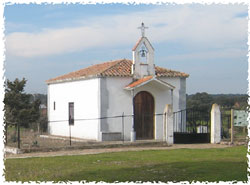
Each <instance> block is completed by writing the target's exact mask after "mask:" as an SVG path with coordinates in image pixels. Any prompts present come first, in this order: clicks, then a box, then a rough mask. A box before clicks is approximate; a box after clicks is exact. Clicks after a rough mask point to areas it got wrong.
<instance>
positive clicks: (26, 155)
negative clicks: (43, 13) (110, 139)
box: [5, 144, 231, 159]
mask: <svg viewBox="0 0 250 185" xmlns="http://www.w3.org/2000/svg"><path fill="white" fill-rule="evenodd" d="M226 147H231V145H224V144H174V145H172V146H165V147H141V146H140V147H138V146H135V147H119V148H99V149H82V150H71V151H56V152H34V153H23V154H6V155H5V158H6V159H10V158H29V157H53V156H65V155H88V154H99V153H109V152H123V151H142V150H171V149H179V148H190V149H206V148H226Z"/></svg>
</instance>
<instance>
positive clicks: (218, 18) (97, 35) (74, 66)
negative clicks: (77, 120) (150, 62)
mask: <svg viewBox="0 0 250 185" xmlns="http://www.w3.org/2000/svg"><path fill="white" fill-rule="evenodd" d="M4 16H5V39H6V41H5V44H6V61H5V70H6V71H5V76H6V78H8V79H10V80H13V79H15V78H22V77H25V78H26V79H27V80H28V82H27V86H26V91H27V92H29V93H46V90H47V86H46V83H45V80H47V79H49V78H52V77H56V76H59V75H62V74H65V73H68V72H71V71H74V70H78V69H81V68H84V67H87V66H89V65H93V64H97V63H102V62H105V61H109V60H116V59H121V58H128V59H131V58H132V51H131V50H132V48H133V46H134V45H135V43H136V42H137V40H138V39H139V38H140V30H138V29H137V27H138V26H140V24H141V22H142V21H143V22H144V23H145V25H146V26H148V27H149V29H147V30H146V36H147V37H148V39H149V40H150V41H151V43H152V45H153V47H154V49H155V64H156V65H157V66H161V67H165V68H170V69H173V70H178V71H182V72H186V73H189V74H190V77H189V78H188V79H187V93H188V94H193V93H196V92H208V93H213V94H217V93H247V88H248V87H247V84H248V82H247V77H248V74H247V68H248V63H247V49H248V48H247V36H248V35H247V23H248V20H247V16H248V14H247V5H241V4H233V5H232V4H231V5H201V4H186V5H171V4H169V5H166V4H165V5H124V4H105V5H80V4H69V5H65V4H59V5H51V4H49V5H48V4H47V5H46V4H42V5H36V4H27V5H7V6H5V10H4Z"/></svg>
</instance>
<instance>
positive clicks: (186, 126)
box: [173, 109, 210, 133]
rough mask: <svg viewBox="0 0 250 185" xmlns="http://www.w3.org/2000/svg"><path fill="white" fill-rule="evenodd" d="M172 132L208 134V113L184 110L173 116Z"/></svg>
mask: <svg viewBox="0 0 250 185" xmlns="http://www.w3.org/2000/svg"><path fill="white" fill-rule="evenodd" d="M173 118H174V132H181V133H209V132H210V113H209V112H207V111H201V110H195V109H184V110H180V111H177V112H174V114H173Z"/></svg>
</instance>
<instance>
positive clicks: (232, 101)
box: [187, 92, 248, 110]
mask: <svg viewBox="0 0 250 185" xmlns="http://www.w3.org/2000/svg"><path fill="white" fill-rule="evenodd" d="M247 100H248V95H247V94H208V93H206V92H202V93H196V94H192V95H187V108H198V109H207V110H209V109H210V108H211V106H212V104H213V103H216V104H218V105H220V106H221V107H222V108H228V109H231V108H236V109H246V108H247V106H248V103H247Z"/></svg>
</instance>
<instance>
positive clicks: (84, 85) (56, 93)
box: [48, 78, 100, 140]
mask: <svg viewBox="0 0 250 185" xmlns="http://www.w3.org/2000/svg"><path fill="white" fill-rule="evenodd" d="M99 82H100V79H99V78H95V79H88V80H81V81H74V82H67V83H57V84H50V85H48V121H49V132H50V134H52V135H61V136H69V123H68V112H69V108H68V106H69V105H68V104H69V102H74V119H75V123H74V125H72V126H71V136H72V137H79V138H84V139H94V140H97V139H98V133H99V120H80V119H88V118H98V117H99V116H100V112H99V110H100V109H99V106H100V94H99V91H98V89H99V85H100V84H99ZM54 102H55V103H56V109H55V110H54V109H53V106H54V105H53V104H54ZM78 119H79V120H78Z"/></svg>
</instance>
